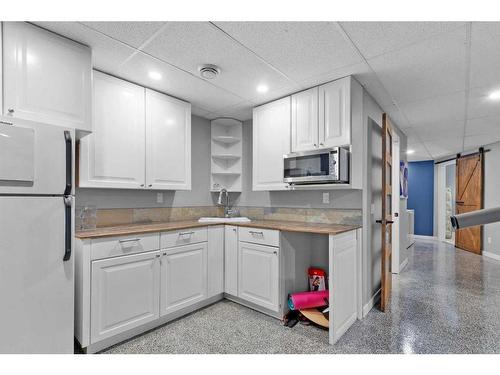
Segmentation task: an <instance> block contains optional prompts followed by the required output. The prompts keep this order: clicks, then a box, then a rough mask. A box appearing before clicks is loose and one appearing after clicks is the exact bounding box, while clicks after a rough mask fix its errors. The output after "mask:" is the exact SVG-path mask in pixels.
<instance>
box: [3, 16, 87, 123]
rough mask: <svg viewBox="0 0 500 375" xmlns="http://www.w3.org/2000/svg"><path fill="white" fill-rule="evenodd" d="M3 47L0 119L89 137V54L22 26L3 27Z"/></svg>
mask: <svg viewBox="0 0 500 375" xmlns="http://www.w3.org/2000/svg"><path fill="white" fill-rule="evenodd" d="M3 43H4V45H3V102H4V106H3V110H4V112H3V113H5V114H7V115H10V116H13V117H15V118H20V119H26V120H33V121H39V122H44V123H49V124H53V125H59V126H64V127H72V128H75V129H77V130H82V131H85V132H90V131H91V130H92V127H91V101H92V99H91V95H92V93H91V86H92V61H91V60H92V59H91V50H90V48H88V47H86V46H84V45H81V44H79V43H76V42H74V41H72V40H69V39H67V38H64V37H62V36H59V35H57V34H54V33H52V32H49V31H46V30H44V29H41V28H39V27H37V26H34V25H31V24H28V23H24V22H4V23H3Z"/></svg>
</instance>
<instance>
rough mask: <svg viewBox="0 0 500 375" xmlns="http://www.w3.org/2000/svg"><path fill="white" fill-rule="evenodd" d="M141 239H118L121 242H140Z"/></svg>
mask: <svg viewBox="0 0 500 375" xmlns="http://www.w3.org/2000/svg"><path fill="white" fill-rule="evenodd" d="M140 240H141V239H140V238H131V239H128V240H118V242H119V243H127V242H139V241H140Z"/></svg>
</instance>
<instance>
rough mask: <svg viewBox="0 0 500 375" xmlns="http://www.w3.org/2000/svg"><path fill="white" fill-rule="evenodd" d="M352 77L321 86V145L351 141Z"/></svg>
mask: <svg viewBox="0 0 500 375" xmlns="http://www.w3.org/2000/svg"><path fill="white" fill-rule="evenodd" d="M350 108H351V105H350V78H344V79H339V80H337V81H333V82H330V83H327V84H326V85H323V86H320V87H319V145H320V147H333V146H343V145H348V144H350V143H351V111H350Z"/></svg>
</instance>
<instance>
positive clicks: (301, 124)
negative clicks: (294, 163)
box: [292, 87, 319, 152]
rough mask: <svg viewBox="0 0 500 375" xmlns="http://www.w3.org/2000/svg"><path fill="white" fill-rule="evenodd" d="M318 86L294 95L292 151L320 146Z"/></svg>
mask: <svg viewBox="0 0 500 375" xmlns="http://www.w3.org/2000/svg"><path fill="white" fill-rule="evenodd" d="M318 136H319V134H318V88H317V87H313V88H312V89H309V90H305V91H302V92H299V93H297V94H294V95H292V151H293V152H296V151H307V150H314V149H316V148H318V144H319V141H318V139H319V138H318Z"/></svg>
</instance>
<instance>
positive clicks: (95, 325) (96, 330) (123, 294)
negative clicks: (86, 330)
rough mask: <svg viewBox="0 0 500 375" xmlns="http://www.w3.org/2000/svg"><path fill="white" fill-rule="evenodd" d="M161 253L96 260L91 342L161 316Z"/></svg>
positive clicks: (93, 265) (93, 278)
mask: <svg viewBox="0 0 500 375" xmlns="http://www.w3.org/2000/svg"><path fill="white" fill-rule="evenodd" d="M159 256H160V253H159V252H158V251H154V252H148V253H142V254H136V255H126V256H121V257H115V258H109V259H104V260H97V261H93V262H92V293H91V322H92V324H91V342H92V343H95V342H98V341H100V340H103V339H105V338H108V337H111V336H114V335H116V334H118V333H122V332H125V331H128V330H130V329H132V328H134V327H138V326H140V325H142V324H145V323H148V322H151V321H154V320H155V319H158V317H159V298H158V295H159V287H160V261H159Z"/></svg>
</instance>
